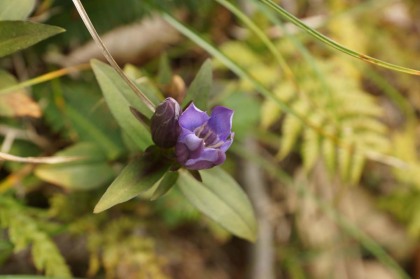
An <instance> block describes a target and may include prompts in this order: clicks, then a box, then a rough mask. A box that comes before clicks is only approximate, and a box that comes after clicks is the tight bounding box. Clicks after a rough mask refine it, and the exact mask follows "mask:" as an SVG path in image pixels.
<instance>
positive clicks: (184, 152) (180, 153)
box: [175, 142, 190, 165]
mask: <svg viewBox="0 0 420 279" xmlns="http://www.w3.org/2000/svg"><path fill="white" fill-rule="evenodd" d="M175 155H176V160H177V161H178V163H180V164H182V165H183V164H185V162H186V161H187V160H188V158H189V157H190V151H189V150H188V148H187V146H186V145H185V144H183V143H180V142H178V143H177V144H176V145H175Z"/></svg>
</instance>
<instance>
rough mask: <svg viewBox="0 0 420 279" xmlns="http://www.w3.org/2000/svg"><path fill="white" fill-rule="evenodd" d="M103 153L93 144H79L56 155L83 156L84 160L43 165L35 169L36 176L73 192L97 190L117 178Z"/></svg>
mask: <svg viewBox="0 0 420 279" xmlns="http://www.w3.org/2000/svg"><path fill="white" fill-rule="evenodd" d="M102 152H103V151H102V150H101V149H100V148H99V147H98V146H97V145H94V144H92V143H78V144H76V145H73V146H71V147H69V148H67V149H65V150H63V151H61V152H58V153H56V155H57V156H81V157H83V158H84V159H81V160H80V161H75V162H71V163H64V164H58V165H41V166H39V167H37V168H36V169H35V174H36V175H37V176H38V177H39V178H41V179H43V180H45V181H48V182H50V183H53V184H56V185H60V186H63V187H65V188H68V189H72V190H89V189H93V188H97V187H99V186H102V185H103V184H104V183H106V182H107V181H110V180H111V179H112V178H113V177H114V176H115V172H114V170H113V169H112V168H111V166H110V165H108V163H107V162H106V157H105V156H104V155H103V154H102Z"/></svg>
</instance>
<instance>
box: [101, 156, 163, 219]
mask: <svg viewBox="0 0 420 279" xmlns="http://www.w3.org/2000/svg"><path fill="white" fill-rule="evenodd" d="M162 159H164V158H162V157H161V156H160V155H158V154H156V153H154V152H153V150H152V151H149V149H148V150H147V151H146V153H145V154H144V155H143V156H141V157H139V158H137V159H134V160H133V161H132V162H130V163H129V164H128V165H127V166H126V167H125V168H124V169H123V170H122V171H121V173H120V175H119V176H118V177H117V178H116V179H115V180H114V182H112V184H111V186H109V188H108V189H107V190H106V192H105V194H104V195H103V196H102V197H101V199H100V201H99V202H98V204H97V205H96V207H95V209H94V213H99V212H102V211H104V210H107V209H108V208H110V207H112V206H114V205H117V204H119V203H123V202H126V201H128V200H130V199H132V198H134V197H136V196H137V195H139V194H141V193H143V192H145V191H147V190H148V189H150V188H151V187H153V186H154V185H155V183H156V182H158V181H159V179H160V178H161V177H162V176H163V175H164V174H165V173H166V171H167V170H168V169H169V164H168V163H166V162H165V161H164V160H162Z"/></svg>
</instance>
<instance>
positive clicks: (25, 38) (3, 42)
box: [0, 21, 65, 57]
mask: <svg viewBox="0 0 420 279" xmlns="http://www.w3.org/2000/svg"><path fill="white" fill-rule="evenodd" d="M64 31H65V30H64V29H63V28H60V27H56V26H51V25H45V24H40V23H34V22H29V21H0V57H3V56H6V55H8V54H11V53H13V52H16V51H19V50H22V49H25V48H27V47H30V46H31V45H34V44H36V43H38V42H40V41H42V40H45V39H46V38H49V37H51V36H53V35H56V34H59V33H61V32H64Z"/></svg>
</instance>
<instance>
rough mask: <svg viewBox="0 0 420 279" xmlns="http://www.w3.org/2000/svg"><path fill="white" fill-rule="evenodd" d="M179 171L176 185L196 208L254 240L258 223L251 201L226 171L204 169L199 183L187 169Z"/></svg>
mask: <svg viewBox="0 0 420 279" xmlns="http://www.w3.org/2000/svg"><path fill="white" fill-rule="evenodd" d="M179 172H180V176H179V179H178V182H177V185H178V187H179V188H180V189H181V191H182V193H183V194H184V196H185V197H186V198H187V199H188V200H189V201H190V202H191V203H192V204H193V205H194V206H195V207H196V208H197V209H199V210H200V211H201V212H202V213H204V214H205V215H207V216H208V217H210V218H211V219H213V220H214V221H216V222H217V223H219V224H220V225H221V226H222V227H224V228H225V229H226V230H228V231H229V232H231V233H232V234H234V235H236V236H238V237H241V238H244V239H247V240H249V241H255V239H256V232H257V223H256V220H255V216H254V212H253V209H252V206H251V203H250V201H249V199H248V197H247V196H246V194H245V193H244V192H243V191H242V189H241V187H240V186H239V185H238V184H237V183H236V181H235V180H234V179H233V178H232V177H231V176H230V175H229V174H227V173H226V172H225V171H223V170H222V169H221V168H213V169H209V170H203V171H201V172H200V173H201V176H202V178H203V182H202V183H201V182H199V181H198V180H196V179H195V178H194V177H193V176H192V175H191V174H190V173H189V172H188V171H186V170H180V171H179Z"/></svg>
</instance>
